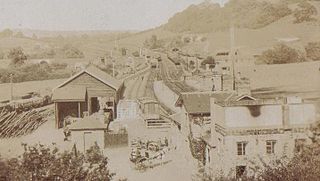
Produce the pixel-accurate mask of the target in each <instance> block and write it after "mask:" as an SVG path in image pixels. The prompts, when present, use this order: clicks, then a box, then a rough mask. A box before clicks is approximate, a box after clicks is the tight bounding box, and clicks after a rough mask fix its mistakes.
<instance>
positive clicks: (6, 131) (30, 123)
mask: <svg viewBox="0 0 320 181" xmlns="http://www.w3.org/2000/svg"><path fill="white" fill-rule="evenodd" d="M51 114H52V111H50V110H46V109H44V110H30V111H26V112H22V113H17V112H16V111H14V112H7V111H0V138H13V137H20V136H23V135H27V134H30V133H32V132H33V131H35V130H36V129H37V128H38V127H39V126H41V125H42V124H43V123H45V122H46V121H47V119H46V118H47V117H48V116H50V115H51Z"/></svg>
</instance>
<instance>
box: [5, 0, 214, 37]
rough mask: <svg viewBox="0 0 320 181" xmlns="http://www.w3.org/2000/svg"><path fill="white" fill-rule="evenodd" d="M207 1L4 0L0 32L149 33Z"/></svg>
mask: <svg viewBox="0 0 320 181" xmlns="http://www.w3.org/2000/svg"><path fill="white" fill-rule="evenodd" d="M203 1H204V0H0V29H5V28H10V29H37V30H63V31H74V30H78V31H83V30H146V29H150V28H154V27H157V26H159V25H161V24H164V23H166V22H167V21H168V19H169V18H170V17H172V16H173V15H174V14H175V13H177V12H180V11H182V10H184V9H185V8H187V7H188V6H190V5H191V4H198V3H201V2H203ZM212 1H219V0H212Z"/></svg>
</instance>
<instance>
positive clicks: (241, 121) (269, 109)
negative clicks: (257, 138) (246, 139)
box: [225, 105, 282, 128]
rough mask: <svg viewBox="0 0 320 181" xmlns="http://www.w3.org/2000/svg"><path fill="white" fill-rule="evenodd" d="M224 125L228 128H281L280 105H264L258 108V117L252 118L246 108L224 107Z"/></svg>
mask: <svg viewBox="0 0 320 181" xmlns="http://www.w3.org/2000/svg"><path fill="white" fill-rule="evenodd" d="M225 124H226V127H230V128H235V127H237V128H241V127H242V128H243V127H259V126H282V107H281V105H265V106H261V107H260V115H259V116H257V117H254V116H252V115H251V113H250V110H249V109H248V108H247V107H246V106H238V107H226V108H225Z"/></svg>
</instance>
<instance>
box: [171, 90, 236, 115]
mask: <svg viewBox="0 0 320 181" xmlns="http://www.w3.org/2000/svg"><path fill="white" fill-rule="evenodd" d="M229 96H232V94H230V93H213V92H192V93H182V94H181V95H180V96H179V98H178V100H177V102H176V106H178V105H179V104H183V105H184V107H185V109H186V111H187V112H188V113H189V114H196V113H210V98H211V97H214V98H216V99H217V100H219V101H224V100H225V99H227V98H228V97H229Z"/></svg>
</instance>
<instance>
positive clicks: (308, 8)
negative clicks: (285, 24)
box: [293, 2, 318, 23]
mask: <svg viewBox="0 0 320 181" xmlns="http://www.w3.org/2000/svg"><path fill="white" fill-rule="evenodd" d="M298 6H299V8H297V9H296V10H295V11H294V13H293V15H294V17H295V20H294V23H302V22H308V21H313V20H314V18H313V16H314V15H316V14H317V13H318V11H317V9H316V8H315V7H314V6H313V5H311V4H310V3H308V2H301V3H299V4H298Z"/></svg>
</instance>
